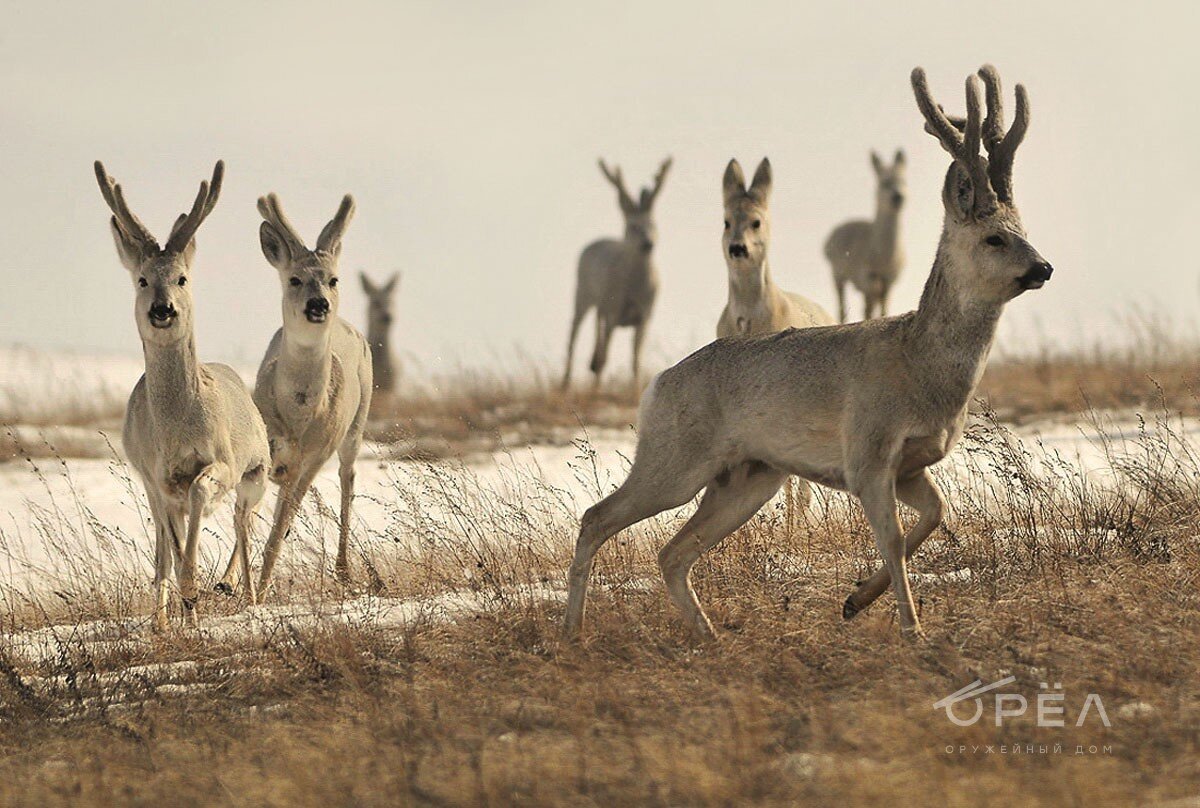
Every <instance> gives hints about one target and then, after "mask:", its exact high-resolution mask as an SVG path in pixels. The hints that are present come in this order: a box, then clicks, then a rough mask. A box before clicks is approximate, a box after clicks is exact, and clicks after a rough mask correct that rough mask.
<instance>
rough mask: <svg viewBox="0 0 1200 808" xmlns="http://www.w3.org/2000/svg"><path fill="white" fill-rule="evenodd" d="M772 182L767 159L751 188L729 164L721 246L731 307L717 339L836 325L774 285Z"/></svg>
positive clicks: (803, 299) (812, 305) (737, 167)
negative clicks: (769, 252) (769, 260)
mask: <svg viewBox="0 0 1200 808" xmlns="http://www.w3.org/2000/svg"><path fill="white" fill-rule="evenodd" d="M771 182H772V180H771V163H770V161H769V160H767V158H765V157H764V158H763V159H762V162H761V163H759V164H758V169H757V170H756V171H755V172H754V180H753V181H752V182H751V183H750V187H749V188H747V187H746V177H745V175H744V174H743V173H742V167H741V166H740V165H738V161H737V160H730V161H729V165H728V166H727V167H726V168H725V178H724V180H723V183H722V184H723V188H724V197H725V232H724V234H723V235H722V236H721V246H722V248H723V251H724V253H725V265H726V267H727V268H728V270H729V302H728V303H726V304H725V310H724V311H722V312H721V318H720V320H718V321H717V336H718V337H729V336H733V335H735V334H768V333H771V332H774V331H782V330H783V329H785V328H809V327H811V326H817V325H833V318H832V317H830V316H829V313H828V312H826V311H825V309H823V308H821V307H820V306H818V305H817V304H816V303H814V302H812V301H811V300H809V299H808V298H806V297H802V296H800V295H797V294H794V293H792V292H785V291H783V290H782V289H780V288H779V287H778V286H776V285H775V282H774V281H773V280H771V269H770V267H769V266H768V263H767V249H768V247H769V246H770V244H771V213H770V210H769V208H768V203H769V201H770V199H771Z"/></svg>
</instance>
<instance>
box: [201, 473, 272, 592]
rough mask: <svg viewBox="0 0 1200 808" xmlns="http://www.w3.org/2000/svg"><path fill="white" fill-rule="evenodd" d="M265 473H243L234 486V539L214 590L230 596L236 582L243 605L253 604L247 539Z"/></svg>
mask: <svg viewBox="0 0 1200 808" xmlns="http://www.w3.org/2000/svg"><path fill="white" fill-rule="evenodd" d="M266 474H267V472H266V469H265V468H263V467H259V468H258V469H255V470H253V471H250V472H247V473H246V474H245V475H244V476H243V477H242V479H241V481H240V482H239V483H238V485H237V504H236V506H235V507H234V512H233V530H234V533H235V534H236V536H237V540H236V542H235V544H234V548H233V554H232V555H231V556H230V557H229V566H228V567H226V569H225V574H224V575H223V576H222V577H221V581H220V583H218V584H217V585H216V586H215V587H214V588H215V589H216V590H217V591H218V592H223V593H225V594H227V595H232V594H233V593H234V592H236V591H237V587H238V582H239V580H240V581H241V582H242V583H243V585H244V586H245V588H246V602H247V603H249V604H251V605H253V604H254V603H256V602H257V600H258V598H257V597H256V593H255V588H254V578H253V577H252V576H251V572H252V571H253V570H252V569H251V567H250V539H251V537H252V536H253V534H254V513H255V511H256V510H257V509H258V504H259V503H260V502H261V501H262V498H263V494H265V493H266V490H267V481H266Z"/></svg>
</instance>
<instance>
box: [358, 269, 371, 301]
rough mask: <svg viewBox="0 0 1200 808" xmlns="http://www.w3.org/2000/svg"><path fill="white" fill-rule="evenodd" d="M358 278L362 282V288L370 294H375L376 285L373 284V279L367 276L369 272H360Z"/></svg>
mask: <svg viewBox="0 0 1200 808" xmlns="http://www.w3.org/2000/svg"><path fill="white" fill-rule="evenodd" d="M358 279H359V281H361V282H362V288H363V291H364V292H366V293H367V294H368V295H373V294H375V287H374V286H373V285H372V284H371V279H370V278H368V277H367V273H365V272H360V273H358Z"/></svg>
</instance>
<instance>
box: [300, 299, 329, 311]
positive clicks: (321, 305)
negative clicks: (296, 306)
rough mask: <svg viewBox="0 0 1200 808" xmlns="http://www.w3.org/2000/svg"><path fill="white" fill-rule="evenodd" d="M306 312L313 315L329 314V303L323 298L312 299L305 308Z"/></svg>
mask: <svg viewBox="0 0 1200 808" xmlns="http://www.w3.org/2000/svg"><path fill="white" fill-rule="evenodd" d="M304 310H305V311H306V312H312V313H313V314H328V313H329V301H328V300H326V299H325V298H323V297H310V298H309V299H308V303H306V304H305V306H304Z"/></svg>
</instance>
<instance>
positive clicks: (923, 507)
mask: <svg viewBox="0 0 1200 808" xmlns="http://www.w3.org/2000/svg"><path fill="white" fill-rule="evenodd" d="M896 496H897V497H898V498H899V500H900V501H901V502H903V503H904V504H905V505H908V506H909V507H910V508H913V509H915V510H916V511H917V513H918V515H919V518H918V519H917V522H916V524H914V525H913V526H912V527H911V528H909V531H908V535H907V536H905V537H904V545H905V556H906V557H907V558H912V555H913V553H915V552H916V551H917V548H918V547H920V546H921V543H922V542H923V541H925V539H927V538H929V535H930V534H931V533H933V531H934V530H935V529H936V528H937V526H938V525H940V524H941V523H942V514H943V513H944V511H945V507H946V505H945V500H943V499H942V493H941V491H939V490H938V487H937V484H936V483H934V481H933V477H932V476H931V475H930V474H929V470H928V469H924V470H922V471H921V473H920V474H918V475H917V476H916V477H912V478H910V479H908V480H904V481H903V482H899V483H897V484H896ZM891 582H892V574H891V572H890V571H889V570H888V568H887V565H884V566H882V567H880V568H879V569H878V570H876V571H875V574H874V575H872V576H871V577H870V578H868V579H867V580H865V581H863V582H862V583H860V584H859V585H858V588H857V589H855V590H854V592H852V593H851V594H850V597H848V598H846V603H845V604H844V605H843V606H842V617H843V618H845V619H846V620H849V619H850V618H851V617H854V616H855V615H856V614H858V613H859V612H861V611H862V610H863V609H865V608H867V607H868V606H870V605H871V604H872V603H874V602H875V599H876V598H878V597H879V596H880V595H882V594H883V593H884V591H885V590H886V589H887V588H888V584H890V583H891Z"/></svg>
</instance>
